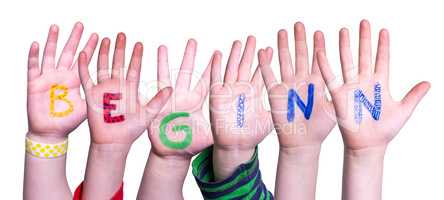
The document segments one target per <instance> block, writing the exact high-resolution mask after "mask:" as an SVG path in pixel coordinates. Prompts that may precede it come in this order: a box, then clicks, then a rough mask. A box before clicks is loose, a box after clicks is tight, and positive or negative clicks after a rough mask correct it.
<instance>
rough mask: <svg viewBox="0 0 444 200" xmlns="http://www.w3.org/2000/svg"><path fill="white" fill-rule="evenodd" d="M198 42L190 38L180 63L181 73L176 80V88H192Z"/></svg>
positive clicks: (184, 89) (185, 89)
mask: <svg viewBox="0 0 444 200" xmlns="http://www.w3.org/2000/svg"><path fill="white" fill-rule="evenodd" d="M196 48H197V42H196V40H194V39H190V40H188V43H187V47H186V48H185V53H184V55H183V60H182V64H181V65H180V70H179V75H178V77H177V81H176V90H183V91H187V90H188V89H189V88H190V84H191V78H192V75H193V68H194V58H195V57H196Z"/></svg>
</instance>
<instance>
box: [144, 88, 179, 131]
mask: <svg viewBox="0 0 444 200" xmlns="http://www.w3.org/2000/svg"><path fill="white" fill-rule="evenodd" d="M172 92H173V89H172V88H171V87H165V88H163V89H161V90H160V91H159V92H157V94H156V96H154V97H153V98H152V99H151V100H150V101H149V102H148V103H147V104H146V105H145V111H146V114H147V123H149V121H151V120H152V119H153V118H154V117H155V116H156V115H157V113H159V112H160V111H161V109H162V108H163V106H164V105H165V104H166V103H167V102H168V99H169V98H170V96H171V93H172Z"/></svg>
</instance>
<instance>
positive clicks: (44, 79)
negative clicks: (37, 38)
mask: <svg viewBox="0 0 444 200" xmlns="http://www.w3.org/2000/svg"><path fill="white" fill-rule="evenodd" d="M82 32H83V25H82V24H81V23H76V24H75V26H74V28H73V30H72V32H71V35H70V37H69V40H68V42H67V43H66V45H65V47H64V48H63V51H62V53H61V54H60V58H59V60H58V62H57V63H55V55H56V49H57V38H58V33H59V28H58V27H57V26H56V25H52V26H51V28H50V29H49V34H48V40H47V42H46V46H45V51H44V53H43V61H42V64H41V68H40V66H39V65H40V64H39V45H38V43H37V42H34V43H33V44H32V45H31V49H30V51H29V59H28V123H29V134H30V135H32V137H35V136H41V137H51V138H59V139H63V138H65V137H67V136H68V134H69V133H70V132H71V131H72V130H74V129H75V128H76V127H77V126H78V125H79V124H80V123H82V122H83V120H85V117H86V104H85V101H84V100H82V98H81V97H80V81H79V76H78V65H77V62H75V63H74V64H73V59H74V56H75V54H76V51H77V47H78V45H79V42H80V38H81V36H82ZM97 40H98V36H97V34H92V35H91V37H90V38H89V40H88V42H87V44H86V46H85V47H84V49H83V52H84V54H85V58H84V59H85V62H89V61H90V59H91V57H92V54H93V52H94V49H95V48H96V45H97Z"/></svg>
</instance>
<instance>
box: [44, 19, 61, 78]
mask: <svg viewBox="0 0 444 200" xmlns="http://www.w3.org/2000/svg"><path fill="white" fill-rule="evenodd" d="M58 36H59V27H58V26H57V25H51V27H50V28H49V33H48V39H47V40H46V45H45V50H44V51H43V60H42V73H45V72H47V71H51V70H54V69H55V55H56V50H57V38H58Z"/></svg>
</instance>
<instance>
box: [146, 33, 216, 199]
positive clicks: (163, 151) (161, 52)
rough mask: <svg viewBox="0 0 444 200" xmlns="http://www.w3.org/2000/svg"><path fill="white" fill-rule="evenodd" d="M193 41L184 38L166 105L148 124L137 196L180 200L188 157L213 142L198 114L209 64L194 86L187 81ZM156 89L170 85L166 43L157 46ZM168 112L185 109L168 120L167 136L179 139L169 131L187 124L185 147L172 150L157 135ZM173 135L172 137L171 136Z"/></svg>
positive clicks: (175, 139)
mask: <svg viewBox="0 0 444 200" xmlns="http://www.w3.org/2000/svg"><path fill="white" fill-rule="evenodd" d="M196 49H197V42H196V41H195V40H194V39H190V40H188V43H187V46H186V49H185V53H184V56H183V60H182V64H181V66H180V70H179V75H178V77H177V80H176V86H175V90H174V92H173V94H172V95H171V97H170V98H169V99H168V102H167V103H166V105H165V106H164V107H163V108H162V110H161V112H160V113H159V114H158V115H157V116H156V118H155V119H154V121H153V123H151V124H150V125H149V127H148V136H149V139H150V141H151V146H152V148H151V152H150V155H149V157H148V161H147V164H146V167H145V172H144V175H143V178H142V182H141V185H140V188H139V194H138V199H183V194H182V187H183V183H184V181H185V177H186V175H187V172H188V167H189V165H190V161H191V157H192V156H193V155H195V154H197V153H199V152H200V151H202V150H203V149H205V148H207V147H208V146H210V145H211V144H212V143H213V138H212V134H211V129H210V128H209V123H208V121H207V120H206V119H205V118H204V116H203V114H202V105H203V104H204V102H205V99H206V97H207V95H208V92H209V84H210V69H211V68H210V67H211V63H210V64H208V66H207V68H206V69H205V71H204V73H203V74H202V77H201V78H200V80H199V82H198V83H197V85H196V87H195V88H194V89H192V90H191V89H190V83H191V79H192V74H193V68H194V59H195V56H196ZM157 61H158V62H157V73H158V74H157V77H158V78H157V79H158V81H159V84H158V86H159V87H158V89H159V90H161V89H163V88H165V87H170V86H171V79H170V74H169V66H168V53H167V48H166V46H163V45H162V46H160V47H159V48H158V58H157ZM172 112H187V113H190V116H189V117H186V118H177V119H175V120H173V121H171V122H170V123H169V125H168V128H167V136H168V137H169V139H170V140H173V141H182V139H183V138H184V134H183V133H182V132H179V134H178V136H177V135H176V134H174V133H172V131H171V127H173V126H176V125H188V126H190V127H191V129H192V142H191V144H190V145H189V146H188V147H186V148H185V149H172V148H169V147H168V146H166V145H164V144H163V143H162V142H161V140H160V137H159V134H160V131H159V130H160V129H159V126H160V124H161V123H160V122H161V121H162V119H163V118H164V117H165V116H167V115H169V114H170V113H172ZM174 136H176V137H174Z"/></svg>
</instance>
